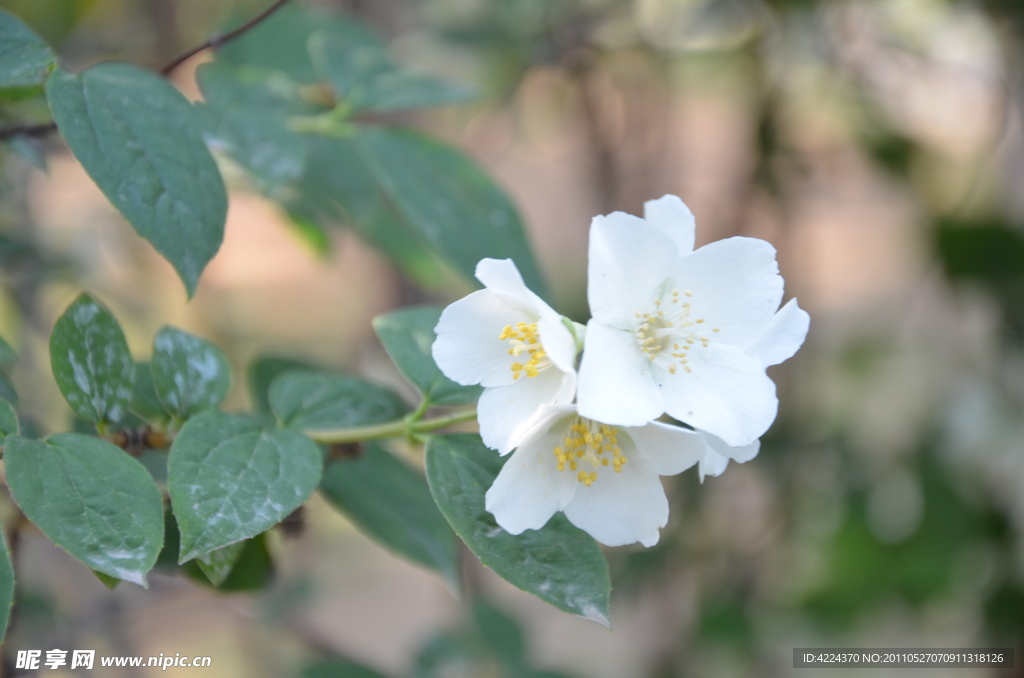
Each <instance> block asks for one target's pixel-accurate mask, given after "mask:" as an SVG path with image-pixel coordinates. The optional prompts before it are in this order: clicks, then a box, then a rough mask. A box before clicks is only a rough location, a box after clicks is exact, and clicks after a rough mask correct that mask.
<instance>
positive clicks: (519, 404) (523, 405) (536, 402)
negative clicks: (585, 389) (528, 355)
mask: <svg viewBox="0 0 1024 678" xmlns="http://www.w3.org/2000/svg"><path fill="white" fill-rule="evenodd" d="M575 391H576V375H575V374H574V373H572V372H568V373H566V372H560V371H559V370H557V369H555V368H549V369H546V370H544V371H542V372H541V373H540V374H538V375H537V376H536V377H520V378H519V380H518V381H516V382H515V383H513V384H510V385H508V386H500V387H497V388H487V389H484V392H483V393H482V394H481V395H480V400H479V402H477V407H476V411H477V421H478V422H479V423H480V437H481V438H483V440H484V444H485V445H487V447H490V448H492V449H495V450H498V452H500V453H501V454H507V453H508V452H510V451H511V450H512V448H513V447H515V443H516V441H517V439H519V438H522V434H521V433H520V431H519V429H520V427H522V426H523V424H525V423H526V422H527V421H529V420H530V418H531V417H533V416H534V415H535V414H536V413H537V410H538V408H540V407H541V406H543V405H565V404H568V403H571V402H572V398H573V395H574V394H575Z"/></svg>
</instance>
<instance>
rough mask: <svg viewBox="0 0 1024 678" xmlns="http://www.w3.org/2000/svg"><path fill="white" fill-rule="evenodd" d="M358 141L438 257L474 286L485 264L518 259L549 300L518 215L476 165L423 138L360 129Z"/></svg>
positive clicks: (368, 161) (383, 183) (527, 279)
mask: <svg viewBox="0 0 1024 678" xmlns="http://www.w3.org/2000/svg"><path fill="white" fill-rule="evenodd" d="M354 138H355V142H356V146H357V147H358V149H359V152H360V154H361V155H362V157H363V159H364V160H365V162H366V164H367V166H368V167H369V168H370V171H371V172H372V173H373V176H374V178H375V179H376V180H377V183H378V184H379V185H380V187H381V188H382V189H383V191H384V193H385V194H387V196H388V197H389V198H390V200H391V202H392V203H393V204H394V205H395V208H396V209H397V210H398V213H399V214H400V215H401V216H402V218H403V219H404V220H405V222H406V223H407V224H408V226H409V227H410V229H411V230H413V231H414V232H415V233H416V234H417V236H419V238H420V239H421V240H422V241H423V243H424V244H426V245H427V247H429V248H430V249H431V251H433V252H434V254H436V255H437V256H439V257H440V258H441V259H443V260H445V261H446V262H448V264H449V265H451V266H453V267H455V269H456V270H457V271H460V272H461V273H462V274H463V275H464V276H465V277H466V279H467V280H472V281H475V278H474V272H475V271H476V265H477V262H479V261H480V260H481V259H483V258H485V257H493V258H495V259H512V260H513V261H514V262H515V263H516V266H517V267H518V268H519V272H520V273H522V275H523V280H524V281H525V282H526V284H527V286H528V287H529V288H530V289H531V290H533V291H534V292H536V293H537V294H539V295H540V296H542V297H543V296H545V286H544V281H543V279H542V278H541V274H540V270H539V269H538V268H537V263H536V261H535V260H534V258H533V252H532V251H531V250H530V245H529V243H528V242H527V240H526V233H525V232H524V230H523V225H522V222H521V221H520V219H519V214H518V213H517V212H516V209H515V207H514V206H513V204H512V201H511V200H509V198H508V196H506V195H505V193H504V192H502V191H501V189H499V188H498V187H497V186H496V185H495V184H494V183H493V182H492V181H491V179H490V178H489V177H488V176H487V175H486V174H485V173H484V172H483V171H482V170H481V169H480V168H479V167H478V166H477V165H476V163H474V162H472V161H471V160H470V159H469V158H467V157H466V156H465V155H463V154H462V153H461V152H459V151H458V150H456V149H455V148H453V147H451V146H448V145H447V144H444V143H442V142H440V141H437V140H435V139H431V138H429V137H427V136H424V135H422V134H419V133H417V132H411V131H407V130H398V129H385V128H368V127H361V128H359V129H358V131H357V132H356V135H355V137H354Z"/></svg>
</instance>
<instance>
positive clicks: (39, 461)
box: [4, 433, 164, 586]
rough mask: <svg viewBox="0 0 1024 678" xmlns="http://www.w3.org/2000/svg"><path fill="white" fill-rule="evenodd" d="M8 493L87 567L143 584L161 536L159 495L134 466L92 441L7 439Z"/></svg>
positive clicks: (71, 437) (68, 437)
mask: <svg viewBox="0 0 1024 678" xmlns="http://www.w3.org/2000/svg"><path fill="white" fill-rule="evenodd" d="M4 466H5V467H6V471H7V482H8V484H9V486H10V488H11V494H12V495H13V497H14V500H15V501H16V502H17V504H18V506H20V507H21V510H22V512H24V514H25V515H26V516H27V517H28V518H29V520H31V521H32V522H33V523H35V524H36V525H37V526H38V527H39V529H40V530H42V532H43V534H45V535H46V536H47V537H49V538H50V539H51V540H53V543H55V544H56V545H57V546H59V547H61V548H62V549H64V550H65V551H67V552H68V553H70V554H71V555H72V556H74V557H75V558H77V559H78V560H80V561H82V562H83V563H85V564H86V565H88V566H89V567H91V568H92V569H94V570H96V571H98V572H102V573H103V574H107V575H110V576H111V577H115V578H117V579H123V580H125V581H130V582H132V583H135V584H139V585H140V586H146V573H147V572H149V570H150V569H151V568H152V567H153V565H154V563H156V558H157V555H159V553H160V547H161V545H162V544H163V539H164V516H163V500H162V499H161V497H160V491H159V490H158V489H157V487H156V484H155V483H154V482H153V479H152V478H151V477H150V475H149V473H147V472H146V469H145V468H143V466H142V464H140V463H139V462H137V461H136V460H134V459H132V458H131V457H129V456H128V455H127V454H125V452H124V450H121V449H119V448H117V447H115V446H114V445H112V444H110V443H108V442H107V441H105V440H100V439H99V438H91V437H89V436H83V435H79V434H77V433H65V434H61V435H55V436H51V437H50V438H48V439H47V440H46V441H41V440H26V439H25V438H21V437H18V436H10V437H8V438H7V441H6V443H5V445H4Z"/></svg>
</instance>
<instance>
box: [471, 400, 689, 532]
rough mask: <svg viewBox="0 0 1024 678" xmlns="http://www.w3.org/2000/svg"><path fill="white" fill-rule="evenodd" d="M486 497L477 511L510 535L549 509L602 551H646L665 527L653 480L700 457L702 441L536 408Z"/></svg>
mask: <svg viewBox="0 0 1024 678" xmlns="http://www.w3.org/2000/svg"><path fill="white" fill-rule="evenodd" d="M516 444H517V447H516V451H515V452H514V453H513V454H512V457H511V458H510V459H509V460H508V461H507V462H506V463H505V466H504V467H503V468H502V469H501V472H500V473H499V474H498V477H497V478H496V479H495V481H494V484H493V485H491V488H490V489H489V490H488V491H487V495H486V499H485V502H486V503H485V505H486V508H487V510H488V511H490V512H491V513H492V514H494V518H495V520H496V521H497V522H498V525H500V526H501V527H502V528H504V529H505V530H506V531H507V532H509V533H511V534H520V533H522V532H523V530H535V529H539V528H541V527H543V526H544V525H545V524H546V523H547V522H548V520H549V519H550V518H551V516H552V515H554V514H555V512H557V511H563V512H564V513H565V515H566V517H567V518H568V519H569V520H570V522H572V523H573V524H574V525H576V526H577V527H579V528H581V529H583V530H585V531H586V532H588V533H590V535H591V536H592V537H594V538H595V539H597V540H598V541H599V542H601V543H602V544H605V545H607V546H621V545H623V544H632V543H634V542H640V543H641V544H643V545H644V546H653V545H654V544H656V543H657V541H658V530H659V529H661V528H662V527H664V526H665V523H666V522H668V500H667V499H666V498H665V491H664V490H663V489H662V486H661V481H660V480H659V479H658V476H659V475H663V476H668V475H675V474H677V473H682V472H683V471H685V470H686V469H688V468H690V467H691V466H693V465H694V464H696V463H698V462H699V461H701V460H702V459H704V458H705V455H707V453H708V447H707V443H706V441H705V436H704V435H703V434H702V433H700V432H698V431H691V430H688V429H684V428H680V427H678V426H670V425H668V424H662V423H660V422H651V423H648V424H645V425H643V426H637V427H625V426H609V425H607V424H602V423H600V422H597V421H593V420H591V419H587V418H586V417H582V416H580V415H579V414H578V413H577V411H576V408H575V407H573V406H546V407H542V408H540V410H539V411H538V413H537V415H536V416H535V417H534V418H533V419H531V420H530V422H529V423H528V424H527V426H526V427H524V430H523V432H522V434H521V437H520V438H519V440H518V441H516Z"/></svg>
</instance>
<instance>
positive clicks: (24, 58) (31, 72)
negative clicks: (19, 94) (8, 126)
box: [0, 9, 57, 87]
mask: <svg viewBox="0 0 1024 678" xmlns="http://www.w3.org/2000/svg"><path fill="white" fill-rule="evenodd" d="M56 61H57V57H56V55H55V54H54V53H53V50H52V49H50V46H49V45H48V44H46V41H44V40H43V39H42V38H40V37H39V36H38V35H36V34H35V32H33V30H32V29H31V28H29V27H28V26H26V25H25V24H24V23H22V22H21V20H20V19H18V18H17V17H16V16H14V15H13V14H11V13H10V12H8V11H7V10H5V9H0V87H26V86H29V85H38V84H40V83H42V82H43V80H45V79H46V74H47V72H49V70H50V67H51V66H53V64H54V63H56Z"/></svg>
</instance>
